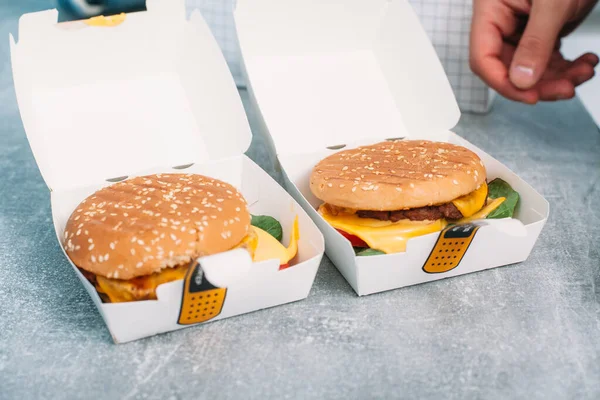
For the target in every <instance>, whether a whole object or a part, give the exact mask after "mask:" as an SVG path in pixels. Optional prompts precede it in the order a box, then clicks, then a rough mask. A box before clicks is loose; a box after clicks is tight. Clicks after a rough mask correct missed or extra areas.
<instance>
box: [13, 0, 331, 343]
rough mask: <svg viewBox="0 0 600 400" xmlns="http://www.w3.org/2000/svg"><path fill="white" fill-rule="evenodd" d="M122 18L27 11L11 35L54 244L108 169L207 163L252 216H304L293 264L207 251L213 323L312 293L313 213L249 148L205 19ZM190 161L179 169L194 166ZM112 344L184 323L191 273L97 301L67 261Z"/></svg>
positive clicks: (158, 13)
mask: <svg viewBox="0 0 600 400" xmlns="http://www.w3.org/2000/svg"><path fill="white" fill-rule="evenodd" d="M147 7H148V11H147V12H142V13H134V14H128V15H127V17H126V19H125V21H124V22H123V23H122V24H120V25H117V26H114V27H91V26H88V25H86V24H85V23H83V22H75V23H68V24H59V25H57V24H56V17H57V13H56V11H55V10H51V11H44V12H39V13H33V14H26V15H24V16H22V18H21V20H20V24H19V43H18V44H15V42H14V40H13V39H12V37H11V56H12V66H13V76H14V81H15V89H16V93H17V100H18V103H19V108H20V112H21V116H22V119H23V124H24V126H25V130H26V132H27V137H28V139H29V142H30V145H31V148H32V151H33V153H34V156H35V158H36V161H37V163H38V166H39V168H40V171H41V173H42V175H43V177H44V180H45V181H46V183H47V185H48V187H49V188H50V191H51V203H52V215H53V220H54V226H55V229H56V234H57V236H58V238H59V241H61V242H62V240H61V239H62V232H63V231H64V227H65V224H66V222H67V219H68V217H69V215H70V214H71V213H72V211H73V210H74V209H75V207H76V206H77V205H78V204H79V202H81V201H82V200H83V199H84V198H85V197H87V196H88V195H90V194H92V193H93V192H94V191H96V190H98V189H99V188H101V187H103V186H106V185H109V184H110V182H108V181H107V179H112V178H115V177H123V176H136V175H142V174H150V173H158V172H189V173H199V174H204V175H207V176H211V177H214V178H217V179H221V180H224V181H226V182H229V183H231V184H232V185H234V186H235V187H237V188H238V189H239V190H241V192H242V193H243V195H244V196H245V198H246V200H247V201H248V203H249V205H250V211H251V212H252V213H253V214H265V215H271V216H273V217H275V218H277V219H278V220H279V221H280V222H281V224H282V226H283V229H284V238H283V241H284V243H286V244H287V242H288V241H289V234H290V233H291V230H292V225H293V221H294V218H295V217H296V215H297V216H298V218H299V227H300V241H299V250H298V255H297V258H296V260H297V263H296V264H295V265H293V266H292V267H290V268H288V269H284V270H281V271H279V260H268V261H264V262H260V263H252V262H251V260H250V257H249V256H248V253H247V252H245V251H241V250H237V251H236V250H234V251H230V252H226V253H222V254H219V255H215V256H211V257H204V258H202V259H201V260H200V261H201V263H202V267H203V270H204V273H205V276H206V277H207V278H208V279H209V280H210V281H211V282H212V283H215V282H217V283H218V284H219V285H220V286H221V285H222V286H224V287H227V296H226V299H225V303H224V305H223V309H222V311H221V313H220V314H219V315H218V316H217V317H215V318H213V319H212V320H210V321H215V320H218V319H223V318H227V317H230V316H234V315H239V314H243V313H247V312H251V311H255V310H259V309H262V308H266V307H272V306H276V305H279V304H284V303H288V302H293V301H297V300H301V299H304V298H306V297H307V296H308V294H309V291H310V289H311V286H312V283H313V281H314V277H315V274H316V271H317V268H318V266H319V263H320V260H321V258H322V255H323V251H324V244H323V236H322V234H321V232H320V231H319V229H318V228H317V227H316V226H315V224H314V223H313V222H312V220H311V219H310V218H309V216H308V215H307V214H306V213H305V212H304V211H303V209H302V208H301V207H300V206H299V205H298V203H296V202H295V201H294V200H293V199H292V198H291V197H290V195H289V194H288V193H287V192H285V190H284V189H283V188H281V187H280V186H279V185H278V184H277V183H276V182H275V181H274V180H273V179H271V177H270V176H269V175H268V174H267V173H266V172H264V171H263V170H262V169H260V168H259V167H258V166H257V165H256V164H254V163H253V162H252V161H251V160H250V159H249V158H247V157H246V156H245V155H243V153H244V152H245V151H246V150H247V148H248V146H249V144H250V141H251V132H250V127H249V125H248V121H247V119H246V115H245V113H244V108H243V105H242V102H241V99H240V97H239V95H238V93H237V89H236V87H235V84H234V81H233V79H232V77H231V75H230V73H229V71H228V69H227V65H226V63H225V60H224V58H223V56H222V54H221V53H220V50H219V48H218V46H217V44H216V42H215V40H214V38H213V36H212V35H211V34H210V31H209V29H208V27H207V26H206V24H205V22H204V21H203V20H202V18H201V17H200V14H199V13H194V14H193V15H192V16H191V17H190V20H189V21H187V20H186V18H185V8H184V2H183V1H173V0H160V1H158V0H153V1H148V4H147ZM189 164H192V165H191V166H188V167H187V168H184V169H182V168H181V167H178V168H174V167H175V166H184V165H189ZM71 265H72V266H73V268H74V269H75V271H76V272H77V274H78V276H79V278H80V279H81V281H82V283H83V285H84V286H85V287H86V289H87V290H88V292H89V293H90V296H91V297H92V299H93V300H94V302H95V303H96V306H97V307H98V309H99V311H100V313H101V314H102V316H103V317H104V320H105V321H106V324H107V326H108V328H109V330H110V332H111V335H112V337H113V339H114V340H115V342H118V343H123V342H127V341H131V340H135V339H139V338H142V337H146V336H150V335H154V334H157V333H161V332H167V331H172V330H176V329H180V328H184V327H186V326H189V325H179V324H178V323H177V321H178V316H179V311H180V306H181V301H182V288H183V281H175V282H170V283H167V284H163V285H161V286H159V287H158V289H157V295H158V300H152V301H139V302H130V303H114V304H110V303H102V302H101V300H100V297H99V296H98V293H97V292H96V290H95V289H94V287H93V286H92V285H91V284H90V283H89V282H88V281H87V280H86V279H85V278H84V277H83V275H82V274H81V273H80V272H79V270H78V269H77V268H76V267H75V266H74V265H73V264H72V263H71Z"/></svg>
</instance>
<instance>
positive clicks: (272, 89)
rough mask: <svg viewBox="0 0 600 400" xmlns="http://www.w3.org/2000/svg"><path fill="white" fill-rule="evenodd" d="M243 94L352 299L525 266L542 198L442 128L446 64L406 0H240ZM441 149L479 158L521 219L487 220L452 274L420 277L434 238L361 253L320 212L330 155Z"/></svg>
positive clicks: (451, 116)
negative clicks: (393, 141) (320, 174)
mask: <svg viewBox="0 0 600 400" xmlns="http://www.w3.org/2000/svg"><path fill="white" fill-rule="evenodd" d="M235 18H236V27H237V33H238V36H239V41H240V45H241V50H242V57H243V60H244V65H245V70H246V74H247V77H248V83H249V88H250V90H251V95H252V98H253V101H254V102H255V103H256V107H257V109H258V110H260V113H261V116H262V122H263V124H264V129H265V131H267V132H269V134H270V137H271V138H272V140H273V145H274V147H275V150H276V152H277V155H278V160H279V162H280V164H281V166H282V168H283V170H284V171H285V174H286V179H287V186H288V191H289V192H290V193H291V194H292V195H293V196H294V197H295V198H296V200H298V202H299V203H300V204H301V205H302V206H303V207H304V209H305V210H306V211H307V212H308V214H309V215H310V216H311V217H312V218H313V220H314V221H315V222H316V224H317V225H318V226H319V228H320V229H321V231H322V232H323V234H324V235H325V245H326V246H325V247H326V254H327V256H328V257H329V258H330V259H331V260H332V261H333V263H334V264H335V265H336V267H337V268H338V269H339V271H340V272H341V273H342V274H343V275H344V277H345V278H346V279H347V280H348V282H349V283H350V284H351V285H352V287H353V288H354V290H355V291H356V293H357V294H359V295H366V294H370V293H375V292H381V291H384V290H390V289H394V288H399V287H403V286H408V285H414V284H418V283H423V282H427V281H432V280H437V279H442V278H446V277H451V276H456V275H461V274H466V273H470V272H474V271H480V270H484V269H488V268H493V267H498V266H502V265H507V264H512V263H517V262H520V261H523V260H525V259H526V258H527V257H528V255H529V253H530V252H531V250H532V248H533V246H534V244H535V242H536V240H537V237H538V235H539V233H540V231H541V230H542V228H543V226H544V224H545V222H546V219H547V217H548V202H547V201H546V200H545V199H544V198H543V197H542V196H540V195H539V194H538V193H537V192H536V191H535V190H534V189H533V188H531V187H530V186H529V185H527V184H526V183H525V182H523V181H522V180H521V179H520V178H519V177H518V176H517V175H515V174H514V173H513V172H512V171H510V170H509V169H508V168H507V167H505V166H504V165H502V164H501V163H499V162H498V161H496V160H495V159H493V158H492V157H490V156H489V155H488V154H486V153H485V152H484V151H482V150H480V149H478V148H476V147H475V146H473V145H472V144H470V143H469V142H467V141H466V140H464V139H462V138H460V137H459V136H457V135H456V134H454V133H452V132H450V131H449V130H450V129H451V128H452V127H453V126H454V125H455V124H456V123H457V121H458V120H459V117H460V111H459V109H458V106H457V104H456V100H455V98H454V95H453V93H452V89H451V87H450V85H449V83H448V80H447V78H446V76H445V74H444V71H443V68H442V66H441V64H440V62H439V60H438V58H437V56H436V54H435V51H434V49H433V47H432V45H431V43H430V42H429V40H428V38H427V35H426V34H425V32H424V30H423V29H422V27H421V25H420V23H419V21H418V19H417V17H416V15H415V14H414V12H413V10H412V8H411V7H410V5H409V4H408V3H407V2H406V1H405V0H368V1H366V0H328V1H322V0H238V6H237V9H236V12H235ZM398 137H405V138H422V139H430V140H438V141H447V142H451V143H456V144H460V145H463V146H465V147H468V148H470V149H472V150H473V151H475V152H476V153H477V154H478V155H479V156H480V157H481V158H482V160H483V162H484V163H485V166H486V168H487V171H488V180H492V179H493V178H496V177H500V178H502V179H504V180H505V181H507V182H508V183H509V184H510V185H512V187H513V188H514V189H515V190H517V191H518V192H519V194H520V196H521V200H520V206H519V209H518V211H517V213H516V215H515V217H516V219H504V220H486V221H485V222H486V225H485V226H483V227H481V228H480V229H479V231H477V234H476V235H475V237H474V239H473V242H472V243H471V245H470V247H469V248H468V251H467V252H466V254H465V256H464V258H463V259H462V261H460V264H459V265H458V267H456V268H454V269H452V270H450V271H448V272H446V273H438V274H430V273H426V272H424V270H423V265H424V262H425V260H426V259H427V258H428V256H429V255H430V253H431V252H432V248H433V246H434V244H435V243H436V241H437V239H438V237H439V233H432V234H429V235H426V236H421V237H417V238H414V239H411V240H409V241H408V244H407V250H406V252H404V253H397V254H391V255H381V256H371V257H356V256H355V255H354V252H353V249H352V247H351V245H350V242H349V241H347V240H346V239H344V238H343V237H342V236H341V235H340V234H338V233H337V232H336V231H335V230H334V229H333V228H332V227H331V226H330V225H329V224H328V223H327V222H325V220H323V218H321V216H320V215H319V214H318V213H317V211H316V208H317V207H318V205H319V204H320V203H321V202H320V201H319V200H318V199H317V198H315V196H314V195H313V194H312V193H311V192H310V190H309V176H310V173H311V170H312V168H313V167H314V165H315V164H316V163H317V162H318V161H320V160H321V159H322V158H324V157H326V156H328V155H329V154H331V153H332V152H334V151H336V150H331V149H330V148H331V147H336V146H337V147H338V148H339V146H340V145H345V148H346V149H347V148H352V147H356V146H357V145H360V144H368V143H376V142H379V141H382V140H385V139H388V138H398Z"/></svg>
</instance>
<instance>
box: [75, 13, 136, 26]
mask: <svg viewBox="0 0 600 400" xmlns="http://www.w3.org/2000/svg"><path fill="white" fill-rule="evenodd" d="M125 18H126V16H125V13H121V14H118V15H111V16H108V17H105V16H104V15H100V16H97V17H93V18H90V19H86V20H85V21H84V22H85V23H86V24H87V25H89V26H100V27H112V26H117V25H121V24H122V23H123V21H125Z"/></svg>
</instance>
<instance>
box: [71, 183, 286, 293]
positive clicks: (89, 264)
mask: <svg viewBox="0 0 600 400" xmlns="http://www.w3.org/2000/svg"><path fill="white" fill-rule="evenodd" d="M250 222H251V215H250V213H249V211H248V208H247V204H246V200H245V199H244V197H243V196H242V195H241V194H240V193H239V192H238V191H237V190H236V189H235V188H234V187H233V186H231V185H229V184H228V183H225V182H222V181H219V180H217V179H211V178H208V177H205V176H202V175H194V174H158V175H149V176H142V177H135V178H132V179H128V180H125V181H122V182H119V183H116V184H113V185H111V186H107V187H105V188H103V189H101V190H99V191H97V192H96V193H94V194H93V195H91V196H90V197H88V198H86V199H85V200H84V201H83V202H81V203H80V204H79V206H78V207H77V208H76V210H75V211H74V212H73V214H72V215H71V216H70V218H69V220H68V221H67V225H66V228H65V232H64V247H65V249H66V253H67V255H68V257H69V258H70V259H71V260H72V261H73V263H74V264H75V265H76V266H77V267H78V268H79V269H80V270H81V271H82V273H83V274H84V276H86V278H87V279H88V280H89V281H90V282H91V283H92V284H93V285H94V286H95V287H96V289H97V291H98V292H99V293H100V295H101V297H102V298H103V300H104V301H108V302H125V301H136V300H150V299H156V288H157V287H158V286H159V285H161V284H163V283H167V282H171V281H175V280H179V279H184V278H185V275H186V272H187V270H188V267H189V266H190V264H191V263H192V262H193V261H194V260H195V259H197V258H198V257H202V256H208V255H212V254H217V253H221V252H224V251H228V250H231V249H235V248H240V247H241V248H245V249H247V250H248V251H249V252H250V254H251V255H252V256H253V258H254V260H255V261H260V260H257V259H256V257H254V255H255V253H256V252H257V250H259V253H260V255H261V257H262V258H263V259H269V258H280V259H281V263H282V264H285V263H286V262H289V260H290V259H291V258H293V256H294V255H295V252H296V250H297V245H296V243H295V240H296V239H297V225H295V227H294V228H295V229H294V232H293V234H292V239H291V241H290V248H288V249H286V248H285V247H283V246H282V245H281V244H280V243H279V242H278V241H277V240H275V239H273V238H271V240H268V239H267V240H265V239H264V238H265V236H269V235H268V234H266V232H264V231H262V230H261V229H260V228H257V227H253V226H251V224H250ZM260 238H263V240H260ZM259 242H262V243H260V244H259ZM277 246H279V247H277ZM259 247H260V249H259Z"/></svg>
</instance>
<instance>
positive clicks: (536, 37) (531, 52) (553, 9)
mask: <svg viewBox="0 0 600 400" xmlns="http://www.w3.org/2000/svg"><path fill="white" fill-rule="evenodd" d="M569 4H570V2H569V1H567V0H534V1H532V5H531V13H530V15H529V19H528V21H527V26H526V27H525V32H523V36H522V37H521V40H519V44H518V45H517V49H516V50H515V55H514V57H513V60H512V63H511V67H510V72H509V78H510V80H511V82H512V83H513V85H515V86H516V87H518V88H519V89H530V88H531V87H533V86H535V84H536V83H537V82H538V81H539V80H540V78H541V77H542V75H543V74H544V71H545V70H546V67H547V65H548V62H549V60H550V56H551V55H552V51H553V49H554V46H555V44H556V40H557V39H558V35H559V33H560V31H561V29H562V27H563V25H564V24H565V22H566V21H567V17H568V10H569Z"/></svg>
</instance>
